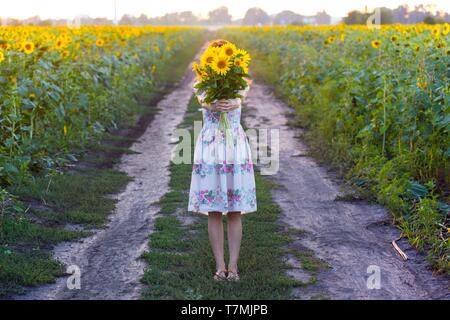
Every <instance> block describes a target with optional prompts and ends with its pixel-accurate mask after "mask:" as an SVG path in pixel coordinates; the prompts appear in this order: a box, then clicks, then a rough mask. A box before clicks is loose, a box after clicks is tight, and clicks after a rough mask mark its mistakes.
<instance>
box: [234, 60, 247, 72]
mask: <svg viewBox="0 0 450 320" xmlns="http://www.w3.org/2000/svg"><path fill="white" fill-rule="evenodd" d="M234 65H235V66H236V67H239V68H242V70H243V71H244V73H248V64H247V62H245V61H244V59H243V58H242V57H240V58H236V59H234Z"/></svg>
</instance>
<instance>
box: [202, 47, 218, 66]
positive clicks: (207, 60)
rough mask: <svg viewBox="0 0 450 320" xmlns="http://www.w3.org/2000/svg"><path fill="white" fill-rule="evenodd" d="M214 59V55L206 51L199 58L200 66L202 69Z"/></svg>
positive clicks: (212, 52)
mask: <svg viewBox="0 0 450 320" xmlns="http://www.w3.org/2000/svg"><path fill="white" fill-rule="evenodd" d="M215 57H216V53H215V52H214V51H213V50H211V49H207V50H206V51H205V53H204V54H203V55H202V57H201V58H200V64H201V65H202V67H204V66H206V65H210V64H211V63H213V61H214V58H215Z"/></svg>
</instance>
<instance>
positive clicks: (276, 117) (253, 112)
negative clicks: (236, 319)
mask: <svg viewBox="0 0 450 320" xmlns="http://www.w3.org/2000/svg"><path fill="white" fill-rule="evenodd" d="M246 104H247V106H248V107H249V112H247V113H246V118H245V121H246V124H247V127H248V128H279V129H280V159H279V160H280V163H279V171H278V173H277V174H276V175H273V176H272V177H271V178H272V179H273V180H274V181H275V182H276V183H277V184H278V185H279V186H280V187H277V188H275V189H274V191H273V196H274V199H275V201H276V202H277V203H278V204H279V205H280V207H281V208H282V211H283V213H282V217H281V220H282V222H283V223H286V224H287V225H289V226H291V227H293V228H295V229H301V230H304V231H305V236H304V237H302V238H300V239H298V240H297V241H296V243H297V242H298V243H299V245H300V246H304V247H306V248H308V249H311V250H313V251H314V252H315V254H316V256H317V257H318V258H320V259H323V260H324V261H326V262H327V263H328V264H329V265H330V266H331V268H330V269H328V270H326V271H323V272H320V273H319V274H318V281H317V284H316V285H311V286H306V287H304V288H300V289H296V290H295V291H294V292H293V298H297V299H309V298H311V297H314V296H316V295H318V294H319V295H325V296H327V297H328V298H331V299H449V298H450V294H449V290H448V285H449V281H448V277H446V276H439V277H435V276H433V275H432V271H431V270H430V269H429V268H428V266H427V263H426V262H425V261H424V257H423V255H421V254H418V253H417V252H416V251H415V250H414V249H413V248H411V246H409V245H408V244H407V243H406V242H404V241H403V242H400V246H401V247H402V248H403V249H404V250H405V252H407V254H408V256H409V258H410V259H409V260H408V261H406V262H405V261H403V260H402V259H401V258H400V257H399V256H398V255H397V253H396V252H395V251H394V249H393V248H392V246H391V243H390V242H391V241H392V240H393V239H395V238H397V237H398V235H399V233H400V232H399V231H398V230H397V229H396V228H395V227H393V226H391V225H390V223H389V221H390V216H389V213H388V212H387V211H386V210H385V209H384V208H383V207H382V206H379V205H375V204H369V203H367V202H365V201H356V202H355V201H337V200H336V197H337V196H339V195H340V191H339V180H338V179H337V178H335V177H333V173H332V172H327V170H326V169H325V168H323V167H320V166H318V165H317V164H316V163H315V161H314V160H313V159H311V158H310V157H308V156H307V152H308V150H307V147H306V145H305V144H304V143H303V142H302V141H301V140H299V139H298V138H297V136H299V134H301V130H300V129H294V128H291V127H289V126H288V125H287V117H288V116H289V115H288V113H292V112H293V110H292V109H291V108H289V107H288V106H287V105H286V104H285V103H283V102H282V101H280V100H278V99H276V98H275V97H274V95H273V93H272V91H271V89H270V88H269V87H267V86H265V85H263V84H259V83H257V82H256V83H254V84H253V86H252V88H251V90H250V91H249V94H248V97H247V100H246ZM370 265H375V266H378V267H379V268H380V271H381V283H380V284H381V289H372V290H370V289H368V288H367V278H368V277H369V276H370V273H368V272H367V268H368V267H369V266H370ZM293 274H295V272H294V273H293ZM299 277H301V272H300V274H299ZM299 280H304V279H299Z"/></svg>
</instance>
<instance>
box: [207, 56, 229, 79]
mask: <svg viewBox="0 0 450 320" xmlns="http://www.w3.org/2000/svg"><path fill="white" fill-rule="evenodd" d="M211 68H212V69H213V70H214V72H216V73H217V74H220V75H222V76H224V75H226V74H227V72H228V71H229V70H230V60H229V59H228V56H226V55H219V56H216V57H215V58H214V61H213V63H212V64H211Z"/></svg>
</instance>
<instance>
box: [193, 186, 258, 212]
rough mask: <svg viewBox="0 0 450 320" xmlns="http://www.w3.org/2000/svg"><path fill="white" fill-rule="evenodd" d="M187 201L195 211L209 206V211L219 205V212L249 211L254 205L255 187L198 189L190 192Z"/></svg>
mask: <svg viewBox="0 0 450 320" xmlns="http://www.w3.org/2000/svg"><path fill="white" fill-rule="evenodd" d="M189 203H190V205H191V206H192V208H193V209H194V210H195V211H199V210H201V207H203V208H211V209H209V212H211V211H215V210H216V209H215V208H216V207H220V208H221V212H230V211H250V210H253V209H254V208H255V206H256V189H255V188H253V189H250V190H243V189H228V190H227V192H224V191H222V190H220V188H218V189H215V190H210V189H206V190H200V191H198V192H193V193H191V194H190V197H189Z"/></svg>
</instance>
